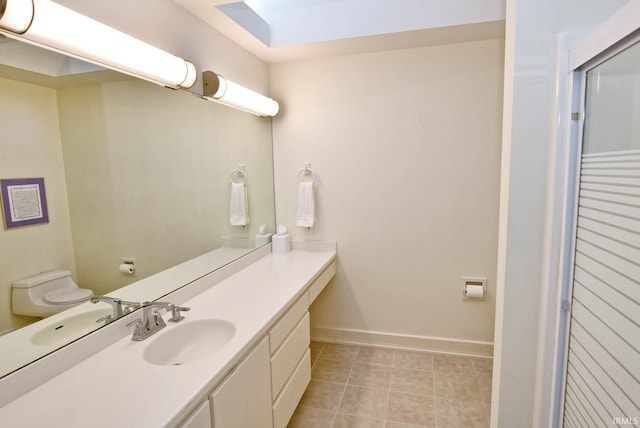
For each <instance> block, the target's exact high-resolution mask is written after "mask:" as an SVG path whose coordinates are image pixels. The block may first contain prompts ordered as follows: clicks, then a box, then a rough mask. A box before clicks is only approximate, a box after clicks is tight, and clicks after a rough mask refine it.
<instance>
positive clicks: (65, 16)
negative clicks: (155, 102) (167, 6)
mask: <svg viewBox="0 0 640 428" xmlns="http://www.w3.org/2000/svg"><path fill="white" fill-rule="evenodd" d="M0 34H6V35H7V36H9V37H11V38H15V39H18V40H23V41H25V42H28V43H31V44H35V45H39V46H43V47H45V48H49V49H51V50H55V51H58V52H61V53H64V54H67V55H70V56H74V57H76V58H80V59H83V60H87V61H90V62H93V63H96V64H98V65H102V66H106V67H108V68H112V69H115V70H118V71H121V72H123V73H127V74H131V75H133V76H136V77H140V78H142V79H145V80H149V81H151V82H154V83H157V84H161V85H164V86H169V87H171V88H174V89H177V88H190V87H191V86H193V84H194V83H195V81H196V77H197V72H196V68H195V66H194V65H193V64H191V63H190V62H188V61H185V60H184V59H182V58H179V57H177V56H174V55H172V54H170V53H168V52H165V51H163V50H161V49H158V48H156V47H153V46H151V45H149V44H147V43H145V42H143V41H140V40H138V39H136V38H134V37H131V36H129V35H128V34H124V33H122V32H120V31H118V30H115V29H113V28H111V27H109V26H106V25H104V24H102V23H100V22H98V21H94V20H93V19H91V18H88V17H86V16H84V15H81V14H79V13H77V12H74V11H73V10H71V9H67V8H65V7H63V6H60V5H59V4H57V3H54V2H52V1H49V0H0Z"/></svg>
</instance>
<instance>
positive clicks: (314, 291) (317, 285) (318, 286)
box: [309, 260, 336, 304]
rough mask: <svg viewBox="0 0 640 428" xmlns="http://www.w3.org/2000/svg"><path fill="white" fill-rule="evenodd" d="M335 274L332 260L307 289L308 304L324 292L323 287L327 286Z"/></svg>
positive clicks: (334, 264) (334, 263) (334, 265)
mask: <svg viewBox="0 0 640 428" xmlns="http://www.w3.org/2000/svg"><path fill="white" fill-rule="evenodd" d="M335 274H336V262H335V260H334V261H333V262H331V264H330V265H329V266H328V267H327V268H326V269H325V270H324V272H322V273H321V274H320V276H319V277H318V278H317V279H316V280H315V281H313V284H311V286H310V287H309V304H312V303H313V301H314V300H316V297H318V295H319V294H320V293H321V292H322V290H324V287H326V286H327V284H328V283H329V281H330V280H331V278H333V276H334V275H335Z"/></svg>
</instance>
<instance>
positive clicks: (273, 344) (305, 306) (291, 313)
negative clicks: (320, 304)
mask: <svg viewBox="0 0 640 428" xmlns="http://www.w3.org/2000/svg"><path fill="white" fill-rule="evenodd" d="M308 310H309V293H304V294H303V295H302V296H301V297H300V298H299V299H298V301H297V302H296V303H294V304H293V306H292V307H291V308H290V309H289V310H288V311H287V313H286V314H285V315H284V316H283V317H282V319H281V320H280V321H278V323H277V324H276V325H275V327H273V328H272V329H271V331H270V332H269V347H270V348H271V355H273V354H274V353H275V352H276V351H277V350H278V348H279V347H280V345H282V342H284V340H285V339H286V338H287V336H289V333H291V330H293V329H294V328H295V326H296V325H297V324H298V322H299V321H300V318H302V316H303V315H304V314H305V313H306V312H307V311H308Z"/></svg>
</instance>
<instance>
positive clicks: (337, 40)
mask: <svg viewBox="0 0 640 428" xmlns="http://www.w3.org/2000/svg"><path fill="white" fill-rule="evenodd" d="M174 1H175V2H176V3H178V4H179V5H181V6H182V7H184V8H185V9H187V10H189V11H190V12H191V13H193V14H194V15H196V16H198V17H199V18H200V19H202V20H203V21H205V22H206V23H207V24H209V25H210V26H212V27H213V28H215V29H216V30H218V31H220V32H222V33H223V34H225V35H226V36H227V37H229V38H230V39H232V40H234V41H235V42H237V43H238V44H240V45H241V46H243V47H244V48H245V49H247V50H249V51H250V52H252V53H253V54H254V55H256V56H257V57H259V58H260V59H262V60H263V61H265V62H267V63H274V62H282V61H292V60H297V59H307V58H311V57H321V56H333V55H344V54H353V53H362V52H372V51H381V50H390V49H402V48H410V47H418V46H431V45H440V44H448V43H458V42H465V41H472V40H484V39H492V38H501V37H504V17H505V4H504V3H505V1H504V0H395V1H391V0H244V1H238V0H174Z"/></svg>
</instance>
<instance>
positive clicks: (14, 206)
mask: <svg viewBox="0 0 640 428" xmlns="http://www.w3.org/2000/svg"><path fill="white" fill-rule="evenodd" d="M0 188H1V189H2V214H3V217H4V228H5V229H11V228H14V227H20V226H27V225H30V224H38V223H48V222H49V212H48V210H47V196H46V194H45V191H44V178H18V179H14V180H0Z"/></svg>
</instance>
